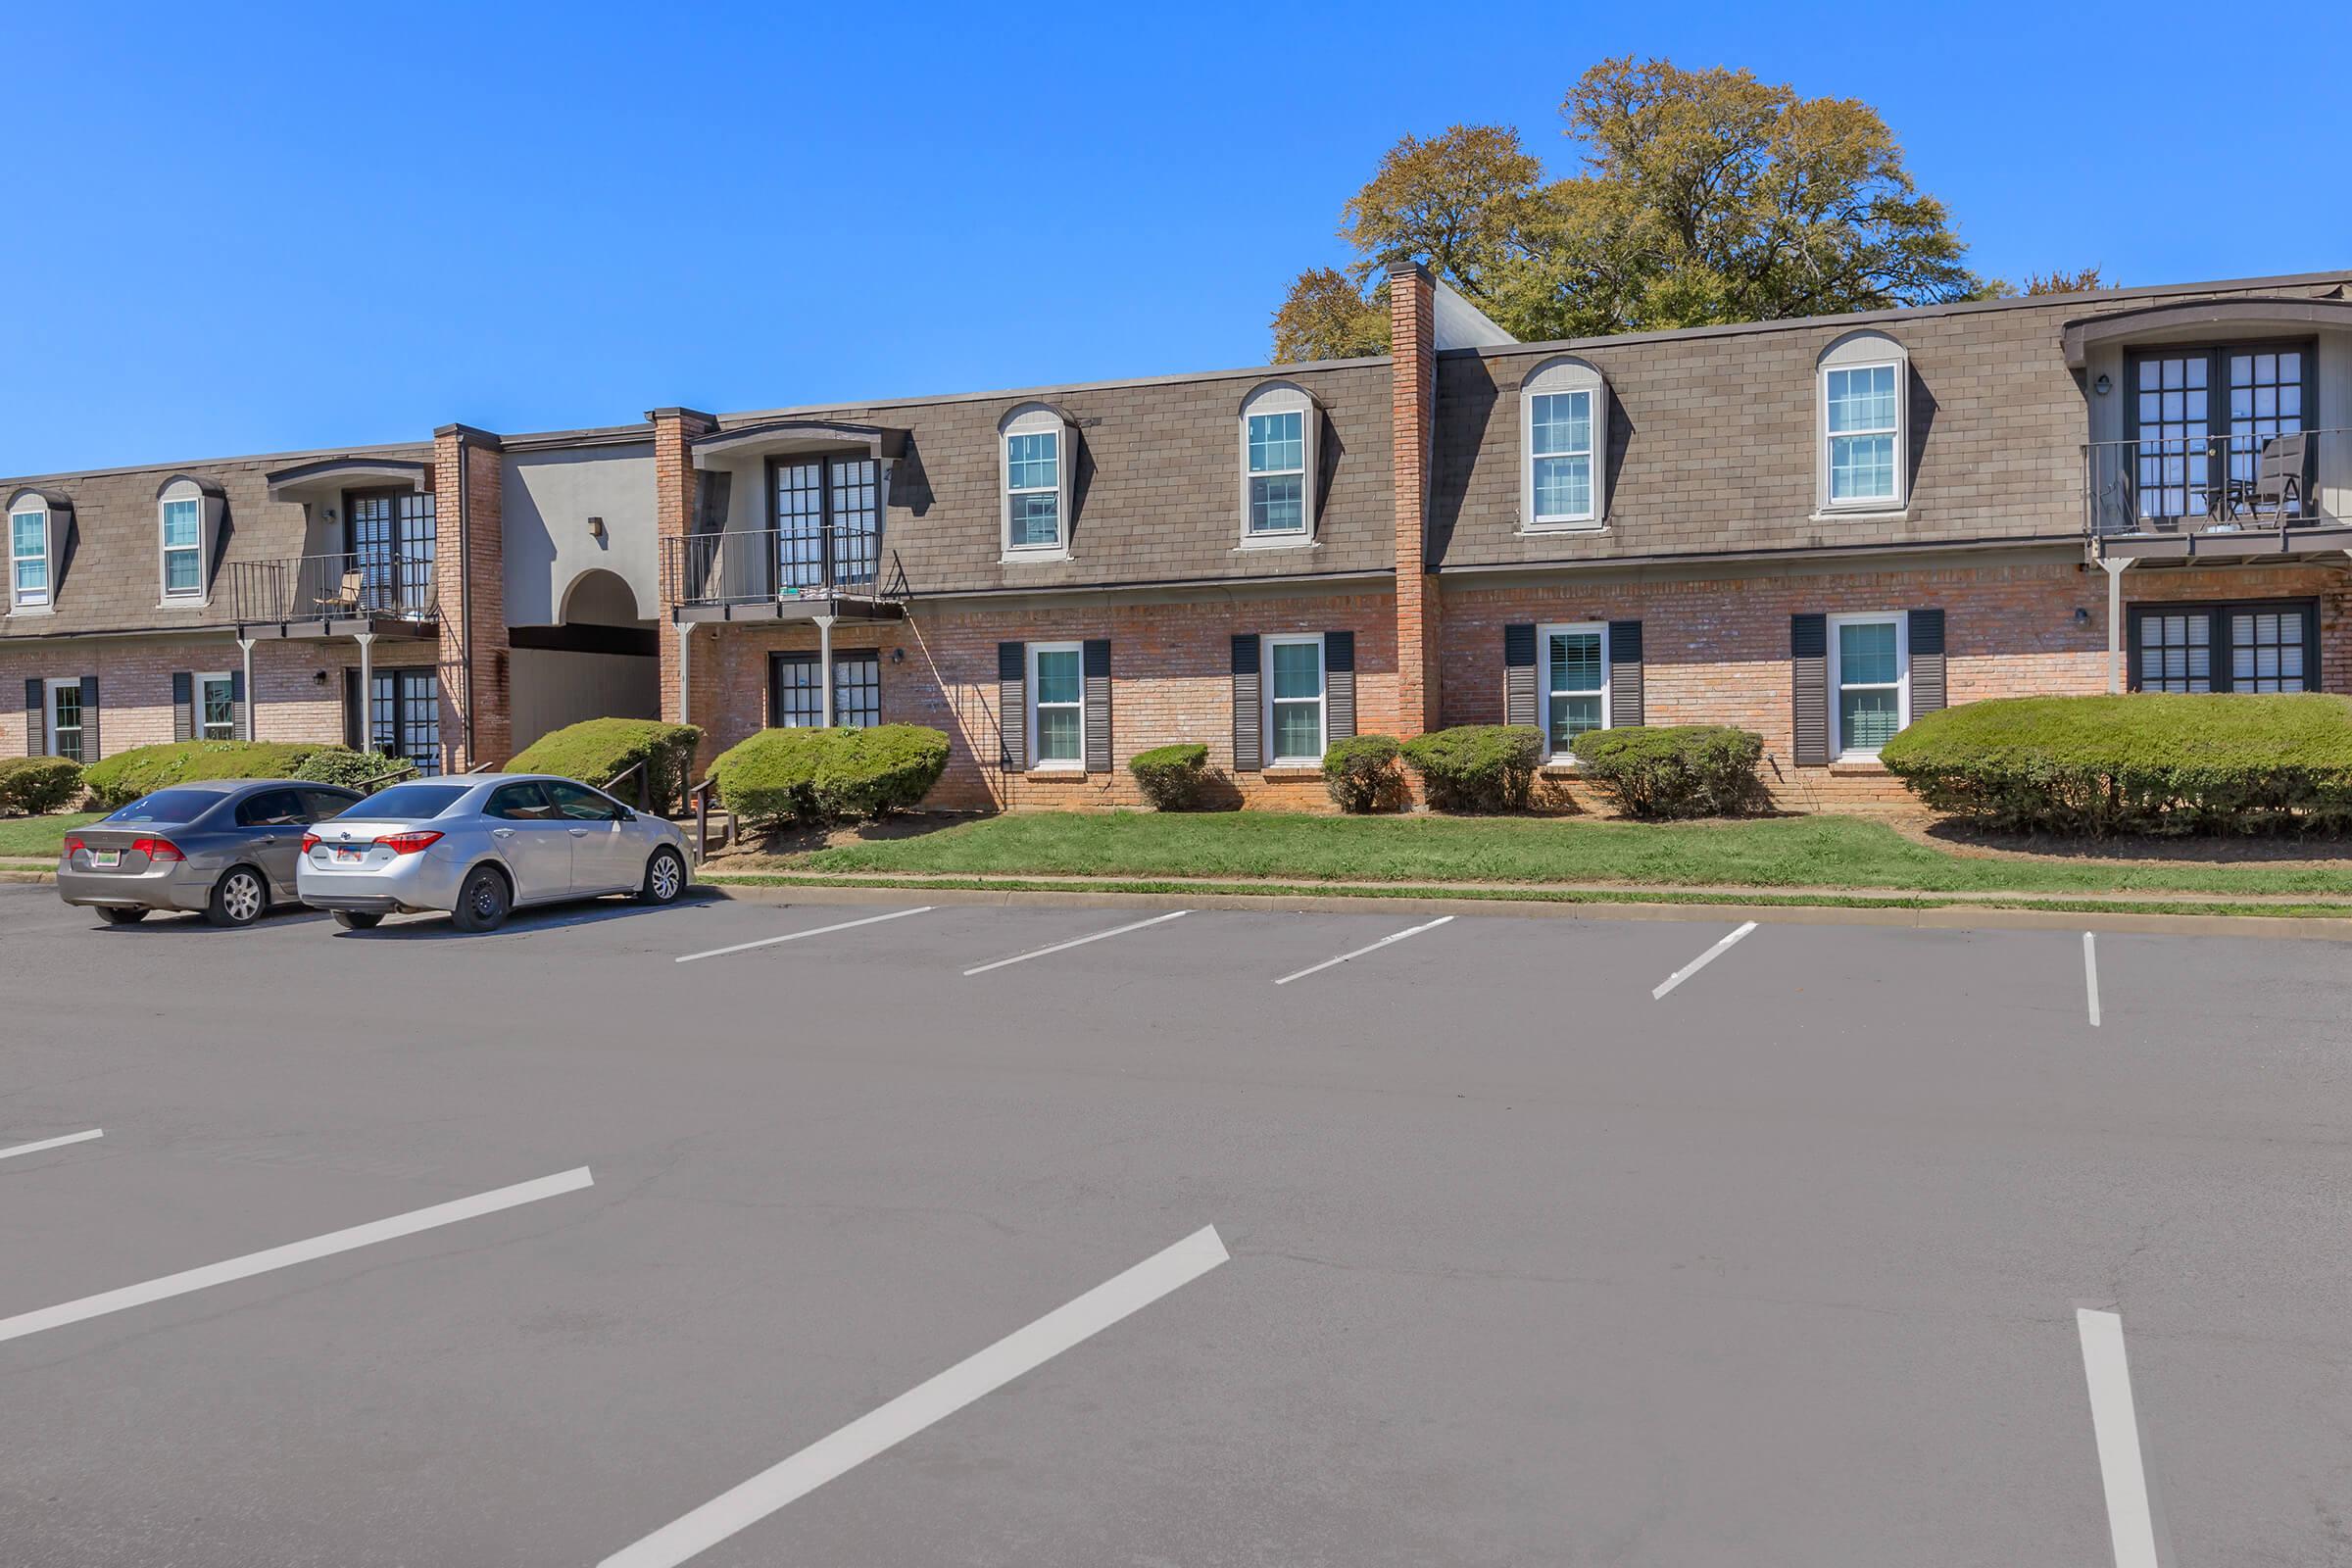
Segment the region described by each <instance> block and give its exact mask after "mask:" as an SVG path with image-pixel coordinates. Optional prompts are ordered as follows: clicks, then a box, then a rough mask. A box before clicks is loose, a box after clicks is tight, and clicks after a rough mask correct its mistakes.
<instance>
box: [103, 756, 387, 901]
mask: <svg viewBox="0 0 2352 1568" xmlns="http://www.w3.org/2000/svg"><path fill="white" fill-rule="evenodd" d="M359 799H360V795H359V792H358V791H357V790H347V789H344V788H342V787H341V786H340V785H335V784H310V783H305V782H303V781H302V780H300V779H290V778H262V779H245V778H234V779H214V780H205V781H202V782H198V783H192V784H173V785H172V786H170V787H169V788H166V789H160V790H157V791H156V792H155V793H153V794H152V795H142V796H140V797H139V798H138V799H137V800H135V801H133V802H131V803H130V804H129V805H128V806H125V807H123V809H120V810H118V811H115V812H113V813H112V814H110V815H107V816H104V817H101V818H100V819H99V820H97V821H95V822H92V823H91V824H90V825H89V826H87V827H83V828H77V829H75V830H74V831H73V832H72V833H69V834H67V835H66V847H65V853H64V855H63V856H61V857H60V858H59V859H58V862H57V892H58V896H59V897H60V898H62V899H64V900H65V901H66V902H67V903H68V904H74V905H82V906H85V907H90V908H94V909H96V910H97V911H98V912H99V914H100V915H102V916H104V917H105V918H106V920H107V921H108V922H109V923H111V924H114V925H128V924H130V923H131V922H132V921H134V920H144V919H145V918H147V914H148V911H150V910H152V909H182V910H197V909H201V910H203V911H204V916H205V918H206V919H208V920H210V921H212V922H213V924H215V925H227V926H240V925H251V924H253V922H254V921H256V920H258V919H260V918H261V917H262V914H263V912H264V911H265V910H267V909H268V908H269V907H270V905H271V904H272V903H292V902H293V899H294V862H295V860H296V858H298V857H299V855H300V853H301V848H302V836H303V834H304V833H305V832H307V831H308V830H309V828H310V826H311V824H312V823H314V822H317V821H319V820H320V819H321V818H323V817H329V816H334V815H336V814H338V813H340V812H342V811H344V810H347V809H350V808H351V807H352V806H353V805H354V804H355V803H357V802H358V801H359Z"/></svg>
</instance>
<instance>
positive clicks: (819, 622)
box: [816, 615, 833, 729]
mask: <svg viewBox="0 0 2352 1568" xmlns="http://www.w3.org/2000/svg"><path fill="white" fill-rule="evenodd" d="M816 670H817V678H818V679H819V680H820V681H822V682H823V684H824V693H825V728H827V729H831V728H832V727H833V617H832V616H831V615H819V616H817V617H816Z"/></svg>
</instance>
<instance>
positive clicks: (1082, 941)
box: [963, 909, 1193, 980]
mask: <svg viewBox="0 0 2352 1568" xmlns="http://www.w3.org/2000/svg"><path fill="white" fill-rule="evenodd" d="M1192 912H1193V911H1192V910H1190V909H1178V910H1176V911H1174V912H1173V913H1171V914H1155V915H1153V916H1152V918H1151V919H1149V920H1138V921H1136V922H1135V923H1134V924H1133V925H1121V926H1113V927H1111V928H1110V929H1109V930H1108V931H1098V932H1096V933H1095V934H1094V935H1093V936H1091V937H1072V938H1071V939H1070V940H1069V941H1067V942H1056V943H1054V945H1053V946H1052V947H1050V948H1040V949H1038V950H1037V951H1036V952H1035V953H1016V954H1014V955H1013V956H1011V957H1009V958H999V959H998V960H997V961H996V962H994V963H984V964H982V965H981V966H980V967H979V968H977V969H966V970H964V971H963V977H964V978H965V979H966V980H969V979H970V978H971V977H972V976H974V975H976V974H986V973H988V971H989V970H991V969H1002V968H1004V967H1005V965H1006V964H1008V963H1027V962H1028V961H1029V960H1030V959H1031V958H1042V957H1045V956H1047V955H1049V954H1054V953H1067V952H1069V951H1070V949H1072V948H1083V947H1085V946H1086V945H1087V944H1088V943H1089V942H1105V941H1108V940H1109V939H1110V938H1112V937H1123V936H1125V935H1126V934H1127V933H1128V932H1130V931H1141V930H1142V929H1143V928H1144V927H1146V926H1148V925H1158V924H1160V923H1161V922H1162V921H1166V920H1178V919H1182V918H1183V917H1184V916H1186V915H1188V914H1190V913H1192Z"/></svg>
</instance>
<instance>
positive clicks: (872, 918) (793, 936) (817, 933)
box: [678, 904, 936, 963]
mask: <svg viewBox="0 0 2352 1568" xmlns="http://www.w3.org/2000/svg"><path fill="white" fill-rule="evenodd" d="M934 907H936V906H933V905H929V904H925V905H922V906H920V907H916V908H912V909H893V910H891V911H890V912H889V913H888V914H869V915H867V916H866V917H865V918H864V919H862V920H844V921H842V922H841V923H840V924H838V925H820V926H818V927H817V928H816V929H815V930H813V931H788V932H786V933H785V934H784V935H782V936H780V937H761V938H760V940H759V941H757V942H738V943H736V944H735V945H734V946H733V947H731V948H712V949H711V951H710V952H709V953H689V954H687V955H686V956H684V957H682V958H680V959H678V962H680V963H692V962H694V961H695V960H696V959H698V958H723V957H725V956H727V955H728V954H730V953H749V952H751V951H752V950H753V949H754V948H772V947H774V946H775V945H776V944H777V943H779V942H798V941H800V940H801V938H803V937H821V936H828V935H830V934H831V933H833V932H835V931H855V930H856V929H857V928H858V927H859V926H861V925H880V924H881V923H882V922H883V921H885V920H904V919H906V918H907V916H908V915H910V914H929V913H930V912H931V910H932V909H933V908H934Z"/></svg>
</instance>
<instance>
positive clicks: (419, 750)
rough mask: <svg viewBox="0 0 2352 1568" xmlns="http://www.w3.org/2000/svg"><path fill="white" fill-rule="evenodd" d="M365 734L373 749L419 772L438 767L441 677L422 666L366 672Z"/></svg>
mask: <svg viewBox="0 0 2352 1568" xmlns="http://www.w3.org/2000/svg"><path fill="white" fill-rule="evenodd" d="M369 683H370V685H371V686H372V688H373V689H372V690H371V691H369V692H368V741H369V743H370V745H371V747H372V749H373V750H374V751H376V752H377V753H379V754H381V755H382V756H385V757H389V758H405V759H406V760H409V761H412V762H414V763H416V764H417V773H418V774H419V775H420V776H430V775H432V774H436V773H439V772H440V771H441V681H440V676H439V674H438V672H436V671H435V670H434V669H432V668H431V667H430V666H429V665H428V666H427V667H425V668H422V669H379V670H374V671H372V672H371V673H370V676H369Z"/></svg>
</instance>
